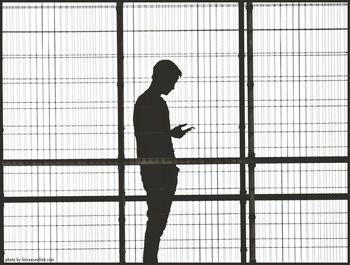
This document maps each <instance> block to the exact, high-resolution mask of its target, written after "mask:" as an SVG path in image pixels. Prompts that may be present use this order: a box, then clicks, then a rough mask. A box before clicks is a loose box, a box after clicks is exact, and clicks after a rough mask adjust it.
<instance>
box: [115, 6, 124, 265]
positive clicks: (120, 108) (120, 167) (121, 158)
mask: <svg viewBox="0 0 350 265" xmlns="http://www.w3.org/2000/svg"><path fill="white" fill-rule="evenodd" d="M117 43H118V51H117V53H118V160H119V165H118V172H119V259H120V263H121V264H124V263H125V189H124V177H125V164H124V158H125V155H124V63H123V60H124V50H123V2H119V1H118V2H117Z"/></svg>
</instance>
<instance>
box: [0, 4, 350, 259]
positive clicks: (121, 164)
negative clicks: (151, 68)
mask: <svg viewBox="0 0 350 265" xmlns="http://www.w3.org/2000/svg"><path fill="white" fill-rule="evenodd" d="M6 2H11V1H5V3H6ZM17 2H36V1H25V0H19V1H17ZM42 2H48V3H49V2H51V1H42ZM56 2H67V3H69V2H70V1H56ZM76 2H96V1H80V0H77V1H76ZM103 2H111V3H115V2H117V28H118V30H117V42H118V140H119V142H118V159H58V160H56V159H45V160H3V130H0V131H1V135H0V149H1V150H0V160H1V161H0V163H1V165H0V204H1V205H0V223H1V225H0V251H1V253H0V264H2V263H4V253H5V252H4V212H3V211H4V208H3V207H4V204H5V203H25V202H27V203H33V202H91V201H100V202H107V201H115V202H119V229H120V231H119V233H120V238H119V239H120V253H119V254H120V263H125V202H126V201H145V199H146V197H145V196H125V189H124V180H125V166H127V165H142V164H159V163H161V164H240V194H234V195H176V196H175V198H174V200H175V201H240V203H241V213H240V216H241V263H243V264H244V263H246V251H247V250H246V225H245V224H246V219H245V213H246V201H247V200H248V199H249V200H250V202H254V201H255V200H259V201H261V200H262V201H264V200H268V201H270V200H347V201H348V213H349V209H350V207H349V206H350V205H349V198H350V193H349V186H348V191H347V193H339V194H255V193H254V167H255V164H257V163H261V164H266V163H347V164H348V183H349V180H350V172H349V168H350V161H349V155H350V145H349V142H350V133H349V130H350V126H349V125H350V117H349V113H350V107H349V95H350V89H349V78H348V155H347V156H343V157H334V156H332V157H255V156H254V121H253V105H252V103H253V93H252V92H253V80H252V77H253V72H252V71H253V68H252V67H253V64H252V60H253V56H252V50H251V51H250V52H249V50H250V49H252V28H251V26H252V21H251V19H252V16H251V11H252V10H251V9H250V8H249V7H248V6H250V5H251V4H252V2H259V1H236V2H237V3H239V64H240V66H239V67H240V70H239V71H240V72H239V73H240V91H239V92H240V95H239V96H240V106H239V107H240V157H237V158H232V157H228V158H226V157H223V158H179V159H164V158H159V159H125V156H124V83H123V76H124V73H123V2H133V1H113V0H107V1H103ZM140 2H149V1H140ZM222 2H231V1H222ZM245 2H248V4H247V11H248V12H247V15H248V16H247V22H248V28H249V24H250V30H248V31H247V33H248V34H247V35H248V38H247V39H248V46H247V47H248V109H249V108H251V109H250V110H249V113H248V125H249V128H248V135H249V153H248V157H246V156H245V121H244V117H245V116H244V114H245V113H244V77H245V76H244V3H245ZM265 2H275V1H269V0H268V1H265ZM281 2H293V1H292V0H290V1H281ZM301 2H329V1H327V0H324V1H323V0H321V1H301ZM339 2H347V1H342V0H341V1H339ZM2 3H3V2H2ZM2 3H1V7H2ZM251 8H252V6H251ZM242 9H243V11H242ZM348 10H349V5H348ZM249 13H250V15H249ZM0 14H1V21H2V8H1V13H0ZM1 28H2V25H1ZM348 29H349V19H348ZM250 35H251V36H250ZM0 49H1V54H2V43H1V44H0ZM1 72H2V64H1ZM348 77H349V69H348ZM1 81H2V77H1ZM249 99H250V100H249ZM0 101H1V102H0V104H1V107H0V124H1V126H0V127H3V116H2V111H3V108H2V102H3V101H2V82H1V90H0ZM249 102H250V103H249ZM249 117H250V118H249ZM246 164H247V165H248V166H249V180H250V181H249V185H250V189H252V190H251V191H250V193H249V195H247V193H246V190H245V165H246ZM74 165H80V166H84V165H86V166H88V165H115V166H118V169H119V177H118V179H119V196H56V197H4V193H3V167H4V166H74ZM250 205H254V204H252V203H250ZM253 216H254V218H255V211H254V209H253V208H250V218H249V222H250V225H251V226H250V227H252V224H253V223H251V222H252V221H254V220H253V218H251V217H253ZM349 220H350V218H349V214H348V261H349V253H350V248H349V242H350V241H349V239H350V231H349V227H350V226H349ZM251 232H252V231H251ZM254 234H255V231H254ZM253 238H254V237H252V236H251V242H250V262H251V263H255V262H256V260H255V242H254V240H253ZM252 244H253V245H252ZM252 246H253V247H252ZM252 250H253V252H254V253H252ZM8 264H12V263H8ZM24 264H26V263H24ZM56 264H67V263H56ZM96 264H97V263H96ZM99 264H104V263H99ZM129 264H133V263H129ZM169 264H170V263H169ZM189 264H196V263H189ZM201 264H202V263H201ZM261 264H264V263H261ZM275 264H291V263H275ZM309 264H317V263H309ZM325 264H333V263H325ZM344 264H346V263H344Z"/></svg>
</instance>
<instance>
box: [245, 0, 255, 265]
mask: <svg viewBox="0 0 350 265" xmlns="http://www.w3.org/2000/svg"><path fill="white" fill-rule="evenodd" d="M252 11H253V5H252V2H251V1H247V45H248V46H247V56H248V62H247V63H248V65H247V66H248V158H249V250H250V260H249V262H250V263H256V258H255V184H254V168H255V154H254V105H253V103H254V97H253V92H254V90H253V88H254V83H253V14H252Z"/></svg>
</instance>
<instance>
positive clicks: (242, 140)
mask: <svg viewBox="0 0 350 265" xmlns="http://www.w3.org/2000/svg"><path fill="white" fill-rule="evenodd" d="M238 27H239V37H238V39H239V44H238V45H239V54H238V56H239V141H240V144H239V150H240V157H241V158H245V112H244V2H243V1H240V2H239V5H238ZM245 185H246V183H245V163H241V164H240V203H241V263H242V264H245V263H247V243H246V195H247V191H246V187H245Z"/></svg>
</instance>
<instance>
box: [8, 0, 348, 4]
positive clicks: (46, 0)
mask: <svg viewBox="0 0 350 265" xmlns="http://www.w3.org/2000/svg"><path fill="white" fill-rule="evenodd" d="M11 2H12V3H13V1H3V3H11ZM31 2H32V3H36V2H38V1H26V0H18V1H16V3H31ZM40 2H43V3H52V1H50V0H44V1H40ZM55 2H57V3H71V2H72V1H69V0H58V1H55ZM74 2H76V3H79V2H84V3H96V1H94V0H87V1H84V0H75V1H74ZM100 2H101V3H116V2H117V3H119V2H122V3H128V2H135V1H134V0H123V1H119V0H103V1H100ZM137 2H138V3H149V2H150V1H147V0H140V1H137ZM155 2H160V3H162V2H174V1H171V0H168V1H155ZM186 2H187V3H197V1H186ZM220 2H223V3H225V2H229V3H232V2H236V3H240V2H243V3H245V2H247V1H242V0H236V1H230V0H223V1H220ZM251 2H252V3H259V2H261V1H259V0H253V1H251ZM263 2H264V3H276V2H277V1H275V0H266V1H263ZM278 2H281V3H295V1H294V0H284V1H282V0H281V1H278ZM298 2H300V3H323V2H330V1H329V0H310V1H308V0H300V1H298ZM337 2H339V3H347V2H348V1H347V0H339V1H337Z"/></svg>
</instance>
